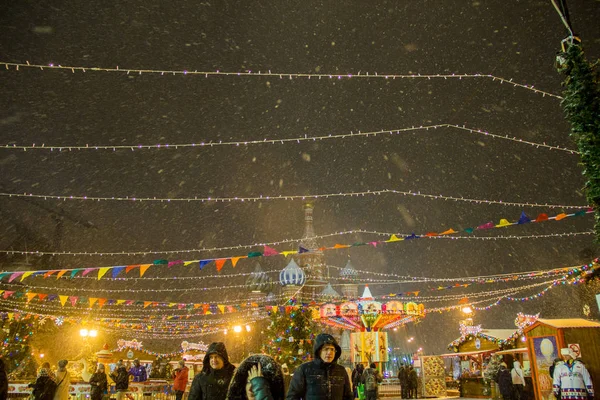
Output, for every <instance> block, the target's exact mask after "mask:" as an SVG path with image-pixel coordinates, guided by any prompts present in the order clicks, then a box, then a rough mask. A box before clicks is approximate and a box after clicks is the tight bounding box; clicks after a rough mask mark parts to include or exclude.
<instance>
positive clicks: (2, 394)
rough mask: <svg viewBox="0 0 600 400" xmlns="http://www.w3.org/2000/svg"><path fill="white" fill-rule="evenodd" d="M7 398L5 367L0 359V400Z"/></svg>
mask: <svg viewBox="0 0 600 400" xmlns="http://www.w3.org/2000/svg"><path fill="white" fill-rule="evenodd" d="M7 397H8V375H7V374H6V366H5V365H4V361H3V360H2V359H1V358H0V400H6V398H7Z"/></svg>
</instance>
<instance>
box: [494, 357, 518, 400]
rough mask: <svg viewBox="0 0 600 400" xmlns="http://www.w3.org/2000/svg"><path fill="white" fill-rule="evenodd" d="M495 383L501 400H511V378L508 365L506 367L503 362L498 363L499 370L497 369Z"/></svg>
mask: <svg viewBox="0 0 600 400" xmlns="http://www.w3.org/2000/svg"><path fill="white" fill-rule="evenodd" d="M496 383H497V384H498V387H499V388H500V394H501V395H502V399H503V400H511V399H512V397H513V391H514V389H513V384H512V377H511V376H510V371H509V370H508V365H506V363H504V362H503V363H500V368H498V374H497V375H496Z"/></svg>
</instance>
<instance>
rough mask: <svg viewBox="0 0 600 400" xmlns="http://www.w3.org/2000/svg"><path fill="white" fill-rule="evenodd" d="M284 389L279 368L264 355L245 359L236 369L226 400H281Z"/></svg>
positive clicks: (272, 360)
mask: <svg viewBox="0 0 600 400" xmlns="http://www.w3.org/2000/svg"><path fill="white" fill-rule="evenodd" d="M284 398H285V389H284V384H283V372H282V370H281V366H280V365H279V364H278V363H277V362H276V361H275V360H274V359H273V358H272V357H271V356H268V355H266V354H256V355H253V356H250V357H248V358H246V359H245V360H244V361H242V363H241V364H240V365H239V367H238V368H237V369H236V371H235V374H234V375H233V378H232V379H231V383H230V385H229V390H228V392H227V400H283V399H284Z"/></svg>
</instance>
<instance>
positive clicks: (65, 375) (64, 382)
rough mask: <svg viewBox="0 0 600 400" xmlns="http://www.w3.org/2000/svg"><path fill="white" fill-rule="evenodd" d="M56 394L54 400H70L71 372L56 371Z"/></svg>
mask: <svg viewBox="0 0 600 400" xmlns="http://www.w3.org/2000/svg"><path fill="white" fill-rule="evenodd" d="M56 384H57V385H58V386H57V387H56V392H55V393H54V400H69V399H70V398H71V394H70V393H69V388H70V386H71V374H69V371H67V370H64V371H56Z"/></svg>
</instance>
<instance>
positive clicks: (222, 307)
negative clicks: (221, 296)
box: [217, 304, 225, 314]
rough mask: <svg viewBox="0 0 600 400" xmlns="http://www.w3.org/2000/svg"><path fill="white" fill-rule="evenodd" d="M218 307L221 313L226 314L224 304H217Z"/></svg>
mask: <svg viewBox="0 0 600 400" xmlns="http://www.w3.org/2000/svg"><path fill="white" fill-rule="evenodd" d="M217 307H218V308H219V311H221V314H225V305H224V304H217Z"/></svg>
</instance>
